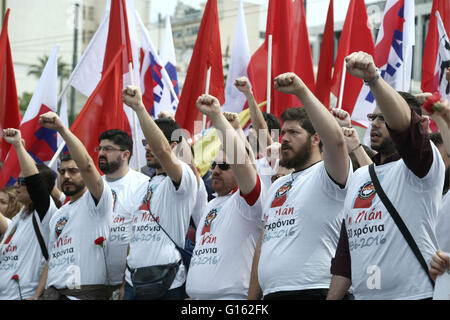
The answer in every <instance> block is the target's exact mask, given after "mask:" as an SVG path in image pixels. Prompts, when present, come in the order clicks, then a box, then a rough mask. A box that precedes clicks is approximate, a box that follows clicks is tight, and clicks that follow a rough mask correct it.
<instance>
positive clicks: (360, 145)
mask: <svg viewBox="0 0 450 320" xmlns="http://www.w3.org/2000/svg"><path fill="white" fill-rule="evenodd" d="M359 147H362V144H361V143H360V144H359V146H357V147H356V148H354V149H353V150H352V151H350V153H352V152H354V151H355V150H356V149H358V148H359Z"/></svg>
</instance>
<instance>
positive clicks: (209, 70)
mask: <svg viewBox="0 0 450 320" xmlns="http://www.w3.org/2000/svg"><path fill="white" fill-rule="evenodd" d="M210 82H211V67H209V68H208V71H207V72H206V87H205V94H209V84H210ZM205 129H206V115H205V114H203V130H205Z"/></svg>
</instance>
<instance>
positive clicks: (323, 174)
mask: <svg viewBox="0 0 450 320" xmlns="http://www.w3.org/2000/svg"><path fill="white" fill-rule="evenodd" d="M348 161H349V166H348V172H347V181H346V183H345V186H344V187H343V188H341V186H339V184H337V183H336V182H335V181H333V179H331V177H330V175H329V174H328V172H327V170H326V169H325V163H324V162H323V161H322V162H321V163H320V167H319V168H318V169H317V170H320V173H319V176H320V179H321V181H322V187H323V190H324V192H325V193H326V194H328V195H329V196H330V197H331V198H332V199H334V200H338V201H343V200H344V199H345V196H346V194H347V187H348V183H349V181H350V179H351V176H352V173H353V166H352V162H351V160H350V158H349V159H348Z"/></svg>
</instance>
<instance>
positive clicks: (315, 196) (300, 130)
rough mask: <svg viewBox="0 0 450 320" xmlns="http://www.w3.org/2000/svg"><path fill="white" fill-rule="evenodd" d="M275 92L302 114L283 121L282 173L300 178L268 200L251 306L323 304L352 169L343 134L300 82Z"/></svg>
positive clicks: (289, 80) (284, 82)
mask: <svg viewBox="0 0 450 320" xmlns="http://www.w3.org/2000/svg"><path fill="white" fill-rule="evenodd" d="M274 88H275V89H276V90H278V91H280V92H283V93H288V94H294V95H296V96H297V97H298V98H299V99H300V101H302V103H303V105H304V106H303V108H291V109H287V110H286V111H285V112H283V115H282V120H283V126H282V129H281V136H282V139H281V158H280V165H281V166H284V167H286V168H292V169H294V172H293V173H291V174H289V175H287V176H284V177H281V178H278V179H277V180H276V181H275V182H274V183H273V184H272V186H271V187H270V188H269V190H268V192H267V198H266V201H265V203H264V206H263V225H264V228H263V230H262V232H261V235H260V238H259V243H258V246H257V249H256V251H255V256H254V260H253V268H252V280H251V283H250V289H249V293H248V298H249V299H259V298H261V296H264V299H325V298H326V295H327V289H328V286H329V283H330V280H331V276H330V273H329V268H330V263H331V258H332V254H333V253H334V251H335V249H336V245H337V242H338V239H339V226H340V219H341V218H340V217H341V215H342V207H343V204H344V198H345V193H346V185H347V181H348V179H349V177H350V175H351V172H352V170H351V164H350V160H349V157H348V154H347V150H346V145H345V142H344V137H343V134H342V130H341V128H340V127H339V125H338V124H337V123H336V121H335V120H334V118H333V116H332V115H331V114H330V113H329V112H328V110H327V109H326V108H325V107H324V106H323V105H322V104H321V103H320V101H319V100H317V99H316V97H315V96H314V95H313V93H312V92H311V91H310V90H309V89H308V88H307V86H306V85H305V84H304V83H303V81H302V80H301V79H300V78H299V77H298V76H296V75H295V74H293V73H285V74H282V75H280V76H278V77H277V78H275V79H274ZM322 142H323V149H324V150H323V153H322V152H321V148H320V145H321V143H322Z"/></svg>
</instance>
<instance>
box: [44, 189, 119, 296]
mask: <svg viewBox="0 0 450 320" xmlns="http://www.w3.org/2000/svg"><path fill="white" fill-rule="evenodd" d="M112 209H113V195H112V192H111V188H110V187H109V186H108V184H106V183H104V184H103V193H102V195H101V198H100V200H99V201H98V204H97V205H95V201H94V198H93V197H92V195H91V193H90V192H89V190H88V191H86V192H85V193H84V194H83V195H82V196H81V198H79V199H78V200H76V201H74V202H68V203H66V204H65V205H64V206H62V207H61V208H59V210H58V211H57V212H56V213H55V214H54V216H53V217H52V219H51V220H50V241H49V256H50V257H49V262H48V279H47V287H50V286H54V287H55V288H57V289H64V288H69V289H74V288H76V286H78V285H96V284H108V283H107V277H106V268H105V254H104V252H103V249H102V247H101V246H99V245H96V244H95V240H96V239H98V238H99V237H104V238H105V239H108V237H109V229H110V226H111V224H112ZM104 244H105V243H104Z"/></svg>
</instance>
